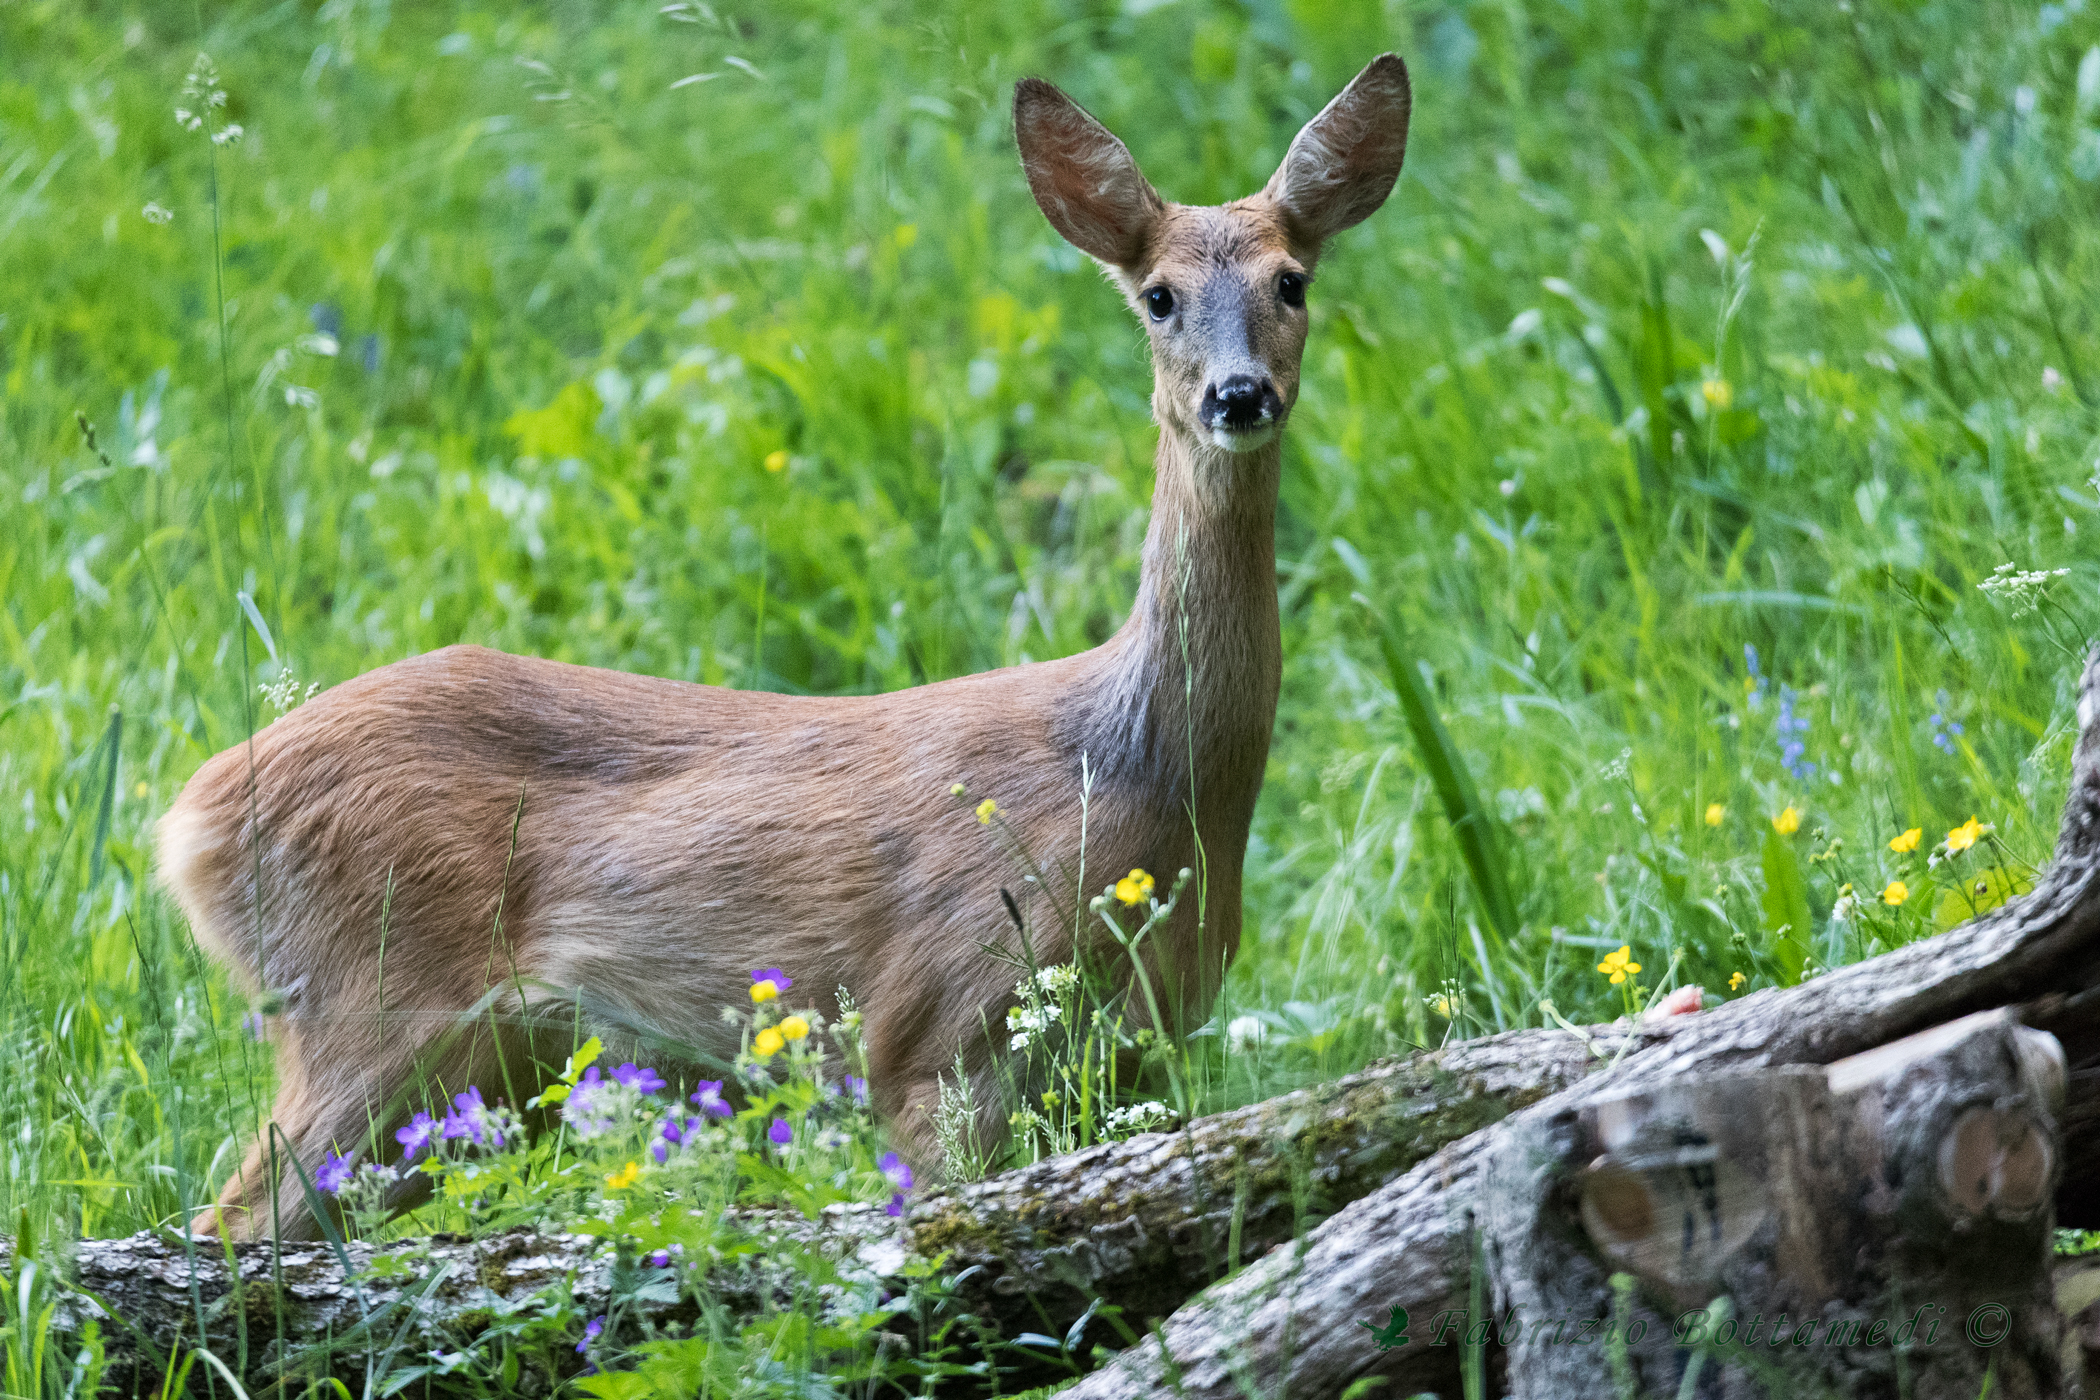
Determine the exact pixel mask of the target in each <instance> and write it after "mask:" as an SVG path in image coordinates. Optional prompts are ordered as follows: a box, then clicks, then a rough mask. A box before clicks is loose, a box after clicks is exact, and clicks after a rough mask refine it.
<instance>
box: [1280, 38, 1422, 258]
mask: <svg viewBox="0 0 2100 1400" xmlns="http://www.w3.org/2000/svg"><path fill="white" fill-rule="evenodd" d="M1412 105H1413V97H1412V95H1411V93H1410V91H1409V88H1408V85H1407V65H1406V64H1405V63H1402V62H1401V61H1400V56H1399V55H1398V54H1391V53H1386V54H1380V55H1379V56H1378V57H1376V58H1374V59H1372V60H1371V61H1370V63H1369V64H1368V65H1366V66H1365V68H1364V71H1363V72H1361V73H1358V74H1357V75H1356V76H1355V77H1354V78H1353V79H1351V80H1350V83H1349V86H1347V87H1345V88H1343V89H1342V92H1341V95H1340V96H1339V97H1337V98H1335V99H1334V101H1332V102H1330V103H1328V104H1327V106H1326V109H1325V110H1323V111H1322V112H1321V113H1320V115H1318V116H1317V117H1314V118H1313V119H1312V120H1311V121H1309V122H1307V123H1306V124H1305V129H1304V130H1303V131H1301V132H1299V133H1298V136H1297V139H1296V140H1294V141H1292V142H1291V148H1290V150H1289V151H1288V152H1286V153H1285V155H1284V157H1283V164H1282V165H1279V166H1277V167H1276V173H1275V174H1274V175H1272V176H1270V177H1269V183H1268V187H1267V189H1266V190H1265V191H1264V193H1266V194H1267V195H1268V196H1269V198H1271V199H1273V200H1275V201H1276V203H1277V204H1278V205H1280V206H1282V208H1283V212H1284V215H1285V217H1286V218H1287V219H1288V220H1289V222H1290V227H1291V233H1292V236H1293V237H1294V238H1296V239H1301V240H1303V241H1304V242H1306V243H1307V244H1310V245H1312V246H1313V247H1315V248H1317V247H1318V246H1319V245H1320V244H1321V243H1324V242H1326V241H1327V240H1328V239H1329V238H1332V237H1333V236H1334V235H1335V234H1337V233H1340V232H1341V231H1342V230H1343V229H1345V228H1350V227H1352V226H1354V225H1356V224H1360V223H1362V222H1363V221H1364V220H1365V219H1368V218H1369V217H1370V216H1371V215H1372V213H1373V212H1375V211H1376V210H1377V208H1378V206H1379V205H1381V204H1383V203H1385V197H1386V196H1387V195H1388V194H1390V193H1392V189H1393V181H1394V180H1396V179H1398V178H1399V177H1400V161H1401V158H1402V157H1403V156H1405V155H1406V154H1407V114H1408V111H1409V109H1410V108H1411V107H1412Z"/></svg>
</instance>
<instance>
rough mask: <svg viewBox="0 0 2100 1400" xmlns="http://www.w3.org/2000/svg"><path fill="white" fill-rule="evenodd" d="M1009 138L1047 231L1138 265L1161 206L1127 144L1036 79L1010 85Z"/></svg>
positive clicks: (1116, 261) (1116, 263)
mask: <svg viewBox="0 0 2100 1400" xmlns="http://www.w3.org/2000/svg"><path fill="white" fill-rule="evenodd" d="M1014 136H1015V139H1016V140H1018V141H1019V143H1020V146H1021V169H1022V170H1023V171H1024V172H1025V173H1026V174H1027V176H1028V188H1029V189H1030V190H1032V191H1034V193H1035V202H1036V205H1037V206H1038V207H1039V208H1041V210H1042V211H1043V217H1045V218H1047V219H1048V220H1049V221H1050V223H1051V226H1052V227H1053V228H1055V229H1056V230H1057V231H1058V232H1059V233H1061V234H1063V235H1064V237H1065V241H1066V242H1068V243H1070V244H1071V245H1072V246H1073V247H1075V248H1077V249H1079V250H1080V251H1081V252H1083V253H1088V254H1091V255H1092V256H1094V257H1097V258H1099V259H1100V260H1101V261H1102V262H1105V263H1108V264H1109V265H1111V266H1113V267H1119V268H1134V267H1136V266H1137V265H1138V263H1139V262H1141V261H1142V260H1143V258H1144V255H1145V246H1146V243H1147V241H1148V240H1149V239H1150V238H1151V235H1152V229H1153V226H1154V225H1155V224H1156V223H1158V221H1159V216H1160V215H1161V214H1163V213H1165V212H1166V204H1165V203H1164V201H1162V200H1161V199H1160V197H1159V195H1158V194H1157V193H1156V192H1155V191H1154V190H1153V188H1152V186H1151V185H1150V184H1149V183H1147V181H1146V179H1145V176H1144V174H1143V173H1142V172H1141V171H1140V170H1139V169H1138V167H1137V162H1136V161H1135V160H1132V159H1131V158H1130V149H1129V147H1127V146H1125V145H1124V144H1123V143H1122V142H1121V141H1118V140H1117V139H1116V137H1115V133H1114V132H1112V131H1110V130H1109V129H1108V128H1107V127H1105V126H1103V125H1101V123H1099V122H1097V121H1095V120H1094V119H1093V118H1092V117H1090V116H1088V115H1087V114H1086V112H1085V111H1084V110H1082V109H1081V107H1080V106H1079V104H1078V103H1076V102H1074V101H1073V100H1072V99H1071V98H1069V97H1067V96H1065V95H1064V94H1063V93H1062V92H1059V91H1058V90H1057V89H1056V88H1055V87H1053V86H1052V85H1051V84H1049V83H1046V82H1044V81H1043V80H1042V79H1041V78H1023V79H1022V80H1021V81H1020V82H1019V83H1018V84H1017V85H1015V87H1014Z"/></svg>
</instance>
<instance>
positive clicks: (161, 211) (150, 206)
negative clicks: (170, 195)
mask: <svg viewBox="0 0 2100 1400" xmlns="http://www.w3.org/2000/svg"><path fill="white" fill-rule="evenodd" d="M139 213H140V214H141V215H143V216H144V217H145V220H146V222H147V223H149V224H164V223H166V222H167V221H168V220H170V219H172V218H174V217H175V211H174V210H173V209H170V208H168V207H167V206H166V205H164V204H162V203H161V202H160V201H159V200H157V199H149V200H147V201H146V207H145V208H143V209H141V210H139Z"/></svg>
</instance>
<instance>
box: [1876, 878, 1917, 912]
mask: <svg viewBox="0 0 2100 1400" xmlns="http://www.w3.org/2000/svg"><path fill="white" fill-rule="evenodd" d="M1909 898H1910V886H1909V885H1906V884H1904V883H1903V882H1902V881H1901V880H1891V881H1889V887H1888V888H1887V889H1885V890H1883V891H1882V892H1881V902H1882V903H1883V904H1887V905H1890V906H1894V905H1898V904H1901V903H1902V902H1903V901H1904V900H1906V899H1909Z"/></svg>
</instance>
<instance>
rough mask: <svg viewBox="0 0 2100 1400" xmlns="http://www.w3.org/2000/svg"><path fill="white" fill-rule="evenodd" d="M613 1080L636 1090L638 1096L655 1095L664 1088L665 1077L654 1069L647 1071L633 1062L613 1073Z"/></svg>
mask: <svg viewBox="0 0 2100 1400" xmlns="http://www.w3.org/2000/svg"><path fill="white" fill-rule="evenodd" d="M613 1078H615V1079H617V1080H619V1081H620V1082H621V1083H622V1084H625V1085H626V1086H627V1087H628V1088H630V1089H632V1090H634V1091H635V1092H636V1093H637V1094H653V1093H655V1092H656V1091H657V1090H658V1089H661V1088H663V1087H664V1081H663V1076H661V1075H659V1074H658V1073H657V1072H656V1071H655V1070H653V1069H646V1068H643V1067H641V1066H638V1065H636V1064H634V1063H632V1062H631V1061H630V1062H629V1063H627V1064H624V1065H621V1066H620V1067H619V1068H618V1069H616V1070H614V1071H613Z"/></svg>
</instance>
